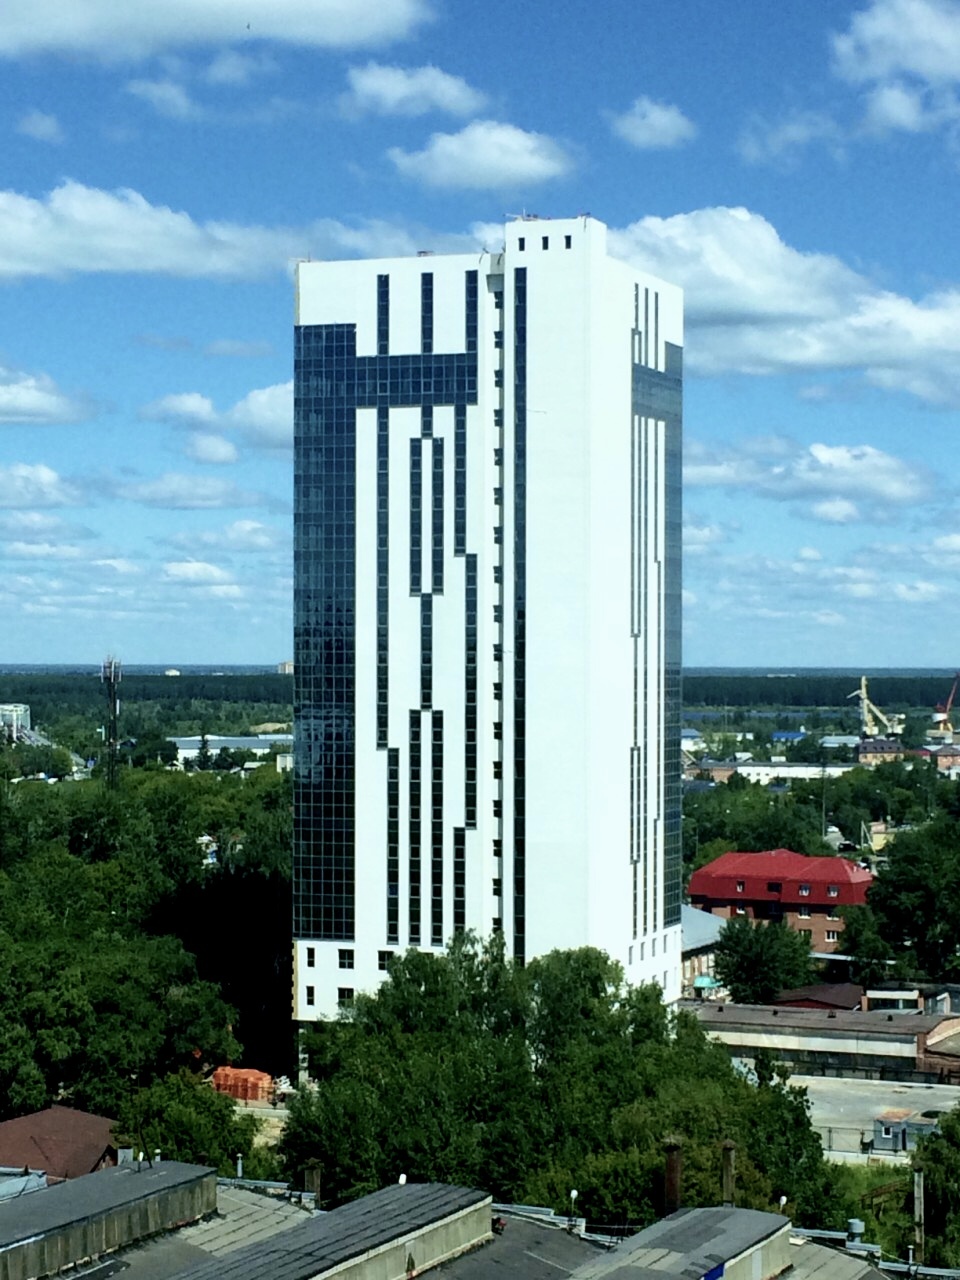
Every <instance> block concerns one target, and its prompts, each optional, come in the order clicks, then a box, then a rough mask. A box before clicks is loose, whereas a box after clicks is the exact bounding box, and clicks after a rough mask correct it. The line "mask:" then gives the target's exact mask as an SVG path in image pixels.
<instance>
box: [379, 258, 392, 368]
mask: <svg viewBox="0 0 960 1280" xmlns="http://www.w3.org/2000/svg"><path fill="white" fill-rule="evenodd" d="M389 354H390V277H389V276H377V355H378V356H386V355H389Z"/></svg>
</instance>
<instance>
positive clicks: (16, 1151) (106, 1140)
mask: <svg viewBox="0 0 960 1280" xmlns="http://www.w3.org/2000/svg"><path fill="white" fill-rule="evenodd" d="M115 1124H116V1121H115V1120H110V1119H108V1118H107V1117H106V1116H95V1115H91V1114H90V1112H88V1111H75V1110H74V1109H73V1108H72V1107H47V1109H46V1110H45V1111H34V1112H32V1113H31V1114H30V1115H27V1116H17V1117H16V1119H14V1120H4V1121H3V1123H2V1124H0V1165H8V1166H10V1167H17V1168H21V1169H22V1168H27V1167H29V1168H31V1169H42V1170H43V1172H44V1173H45V1174H46V1175H47V1177H48V1178H51V1179H54V1180H58V1179H61V1178H79V1177H81V1176H82V1175H83V1174H85V1173H92V1172H93V1171H94V1169H96V1168H97V1166H98V1165H99V1163H100V1161H101V1160H102V1158H103V1156H104V1153H105V1152H106V1151H107V1150H108V1149H109V1148H113V1147H115V1145H116V1144H115V1143H114V1141H113V1136H112V1131H113V1126H114V1125H115Z"/></svg>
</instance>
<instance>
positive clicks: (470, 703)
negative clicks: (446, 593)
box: [463, 555, 478, 828]
mask: <svg viewBox="0 0 960 1280" xmlns="http://www.w3.org/2000/svg"><path fill="white" fill-rule="evenodd" d="M464 568H465V570H466V575H465V576H466V598H465V601H464V617H465V620H466V626H465V631H466V634H465V637H464V639H465V644H464V676H465V680H464V701H465V706H464V715H463V723H464V729H465V733H464V739H465V741H464V749H463V750H464V762H463V763H464V792H463V795H464V815H463V816H464V822H465V823H466V825H467V826H468V827H471V828H474V827H476V825H477V607H478V600H477V557H476V556H475V555H469V556H467V557H466V560H465V562H464Z"/></svg>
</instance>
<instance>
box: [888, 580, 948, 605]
mask: <svg viewBox="0 0 960 1280" xmlns="http://www.w3.org/2000/svg"><path fill="white" fill-rule="evenodd" d="M893 594H894V597H895V598H896V599H897V600H902V601H903V602H904V603H905V604H929V603H930V601H932V600H939V599H940V598H941V597H942V595H943V587H942V586H941V585H940V584H939V583H937V582H895V583H894V584H893Z"/></svg>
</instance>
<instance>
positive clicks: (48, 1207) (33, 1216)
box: [0, 1160, 214, 1252]
mask: <svg viewBox="0 0 960 1280" xmlns="http://www.w3.org/2000/svg"><path fill="white" fill-rule="evenodd" d="M213 1172H214V1171H213V1170H212V1169H205V1168H202V1167H201V1166H199V1165H195V1164H180V1163H179V1162H178V1161H175V1160H167V1161H163V1162H162V1163H160V1164H155V1165H153V1166H152V1167H151V1166H150V1165H148V1164H147V1163H146V1162H144V1164H143V1165H142V1167H138V1166H137V1165H136V1164H122V1165H114V1166H112V1167H111V1168H109V1169H100V1170H99V1171H98V1172H97V1173H91V1174H88V1175H87V1176H86V1177H83V1178H74V1179H72V1180H71V1181H70V1182H61V1183H59V1184H58V1185H57V1186H53V1187H46V1188H44V1189H43V1190H41V1191H34V1192H31V1193H30V1194H29V1195H26V1196H20V1197H18V1198H17V1199H16V1200H7V1201H4V1202H0V1252H2V1251H3V1250H4V1249H5V1248H8V1247H10V1246H12V1245H15V1244H17V1243H18V1242H20V1241H24V1240H29V1239H30V1238H31V1237H33V1236H46V1235H52V1234H53V1233H54V1232H56V1231H60V1230H63V1229H64V1228H66V1227H69V1226H71V1225H72V1224H74V1223H77V1222H83V1221H84V1220H85V1219H87V1218H90V1217H93V1216H97V1217H100V1216H102V1215H103V1214H104V1213H106V1212H108V1211H109V1210H111V1209H118V1208H121V1207H122V1206H124V1205H128V1204H135V1203H136V1202H137V1201H138V1200H142V1199H144V1198H145V1197H147V1196H149V1195H154V1194H156V1192H157V1191H160V1190H165V1189H169V1188H173V1187H177V1186H187V1185H189V1184H191V1183H195V1182H198V1181H200V1180H201V1179H203V1178H207V1177H209V1176H210V1175H211V1174H212V1173H213Z"/></svg>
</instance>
